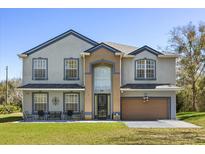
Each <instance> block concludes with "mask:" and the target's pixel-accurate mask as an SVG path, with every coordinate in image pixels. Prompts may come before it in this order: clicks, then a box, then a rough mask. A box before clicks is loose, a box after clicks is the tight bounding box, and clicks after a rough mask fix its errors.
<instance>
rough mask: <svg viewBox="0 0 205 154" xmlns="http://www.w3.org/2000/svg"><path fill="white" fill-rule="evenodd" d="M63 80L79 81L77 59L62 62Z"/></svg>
mask: <svg viewBox="0 0 205 154" xmlns="http://www.w3.org/2000/svg"><path fill="white" fill-rule="evenodd" d="M64 69H65V70H64V79H65V80H78V79H79V59H78V58H69V59H65V60H64Z"/></svg>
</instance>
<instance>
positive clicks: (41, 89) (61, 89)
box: [18, 88, 85, 91]
mask: <svg viewBox="0 0 205 154" xmlns="http://www.w3.org/2000/svg"><path fill="white" fill-rule="evenodd" d="M18 89H19V90H29V91H30V90H32V91H49V90H50V91H55V90H56V91H85V89H84V88H79V89H72V88H18Z"/></svg>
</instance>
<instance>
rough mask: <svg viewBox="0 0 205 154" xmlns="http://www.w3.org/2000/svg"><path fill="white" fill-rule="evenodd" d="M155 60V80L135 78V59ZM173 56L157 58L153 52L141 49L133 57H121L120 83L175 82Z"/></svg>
mask: <svg viewBox="0 0 205 154" xmlns="http://www.w3.org/2000/svg"><path fill="white" fill-rule="evenodd" d="M144 58H149V59H154V60H156V80H135V60H137V59H144ZM175 67H176V66H175V58H166V59H165V58H159V57H157V56H155V55H154V54H152V53H150V52H148V51H143V52H141V53H139V54H137V55H136V56H135V58H123V59H122V71H121V72H122V85H125V84H127V83H170V84H175V83H176V72H175Z"/></svg>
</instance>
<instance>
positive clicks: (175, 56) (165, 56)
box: [158, 55, 179, 58]
mask: <svg viewBox="0 0 205 154" xmlns="http://www.w3.org/2000/svg"><path fill="white" fill-rule="evenodd" d="M158 57H159V58H178V57H179V56H178V55H158Z"/></svg>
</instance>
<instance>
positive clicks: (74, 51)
mask: <svg viewBox="0 0 205 154" xmlns="http://www.w3.org/2000/svg"><path fill="white" fill-rule="evenodd" d="M90 47H92V45H91V44H89V43H87V42H85V41H83V40H81V39H79V38H77V37H75V36H73V35H69V36H67V37H65V38H63V39H61V40H59V41H57V42H55V43H53V44H51V45H49V46H47V47H45V48H42V49H40V50H39V51H38V52H35V53H33V54H31V55H29V56H28V57H27V58H25V59H23V82H22V84H23V85H25V84H28V83H78V84H81V85H82V84H83V62H82V59H81V58H80V53H82V52H83V51H84V50H87V49H88V48H90ZM38 57H42V58H48V80H32V59H33V58H38ZM70 57H73V58H79V78H80V79H79V80H64V58H70Z"/></svg>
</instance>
